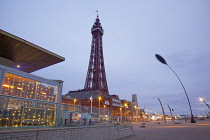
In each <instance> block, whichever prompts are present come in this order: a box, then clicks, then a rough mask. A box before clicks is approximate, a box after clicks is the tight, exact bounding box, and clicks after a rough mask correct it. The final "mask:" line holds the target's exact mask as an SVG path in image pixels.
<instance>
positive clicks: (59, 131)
mask: <svg viewBox="0 0 210 140" xmlns="http://www.w3.org/2000/svg"><path fill="white" fill-rule="evenodd" d="M131 135H134V133H133V129H132V127H127V128H123V129H116V127H115V126H114V125H98V126H83V127H61V128H42V129H27V130H2V131H0V140H116V139H120V138H123V137H127V136H131Z"/></svg>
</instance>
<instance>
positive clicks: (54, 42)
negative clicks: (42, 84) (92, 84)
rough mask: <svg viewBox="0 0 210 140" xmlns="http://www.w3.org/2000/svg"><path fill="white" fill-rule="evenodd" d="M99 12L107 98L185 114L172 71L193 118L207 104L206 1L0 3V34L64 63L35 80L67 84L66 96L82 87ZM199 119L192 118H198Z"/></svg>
mask: <svg viewBox="0 0 210 140" xmlns="http://www.w3.org/2000/svg"><path fill="white" fill-rule="evenodd" d="M96 10H98V11H99V12H98V14H99V19H100V22H101V24H102V27H103V29H104V35H103V51H104V62H105V70H106V77H107V83H108V88H109V93H110V94H116V95H119V97H120V99H126V100H131V97H132V94H137V97H138V102H139V106H140V108H143V109H148V110H149V111H152V112H158V113H161V114H162V112H161V107H160V104H159V101H158V99H157V98H160V99H161V101H162V104H163V106H164V108H165V112H166V114H169V109H168V107H167V105H169V106H170V107H171V108H172V109H174V111H175V113H176V114H177V115H178V114H190V110H189V105H188V102H187V98H186V95H185V93H184V90H183V88H182V86H181V84H180V83H179V81H178V79H177V78H176V76H175V75H174V73H173V72H172V71H171V70H170V69H169V68H168V67H167V66H166V65H163V64H161V63H160V62H158V61H157V60H156V58H155V54H160V55H162V56H163V57H164V58H165V59H166V61H167V63H168V64H169V65H170V66H171V67H172V68H173V69H174V71H175V72H176V73H177V74H178V75H179V77H180V79H181V80H182V82H183V84H184V86H185V88H186V91H187V93H188V95H189V99H190V101H191V105H192V110H193V113H194V115H201V114H203V115H206V114H205V112H206V113H207V112H210V111H209V110H208V108H207V106H206V105H205V104H204V103H202V102H200V101H199V100H198V98H199V97H203V98H205V100H206V102H207V103H208V104H210V0H101V1H99V0H77V1H74V0H59V1H58V0H57V1H56V0H34V1H33V0H30V1H29V0H0V29H2V30H4V31H6V32H9V33H11V34H13V35H15V36H18V37H20V38H22V39H25V40H27V41H29V42H31V43H33V44H36V45H38V46H40V47H42V48H45V49H47V50H49V51H51V52H53V53H55V54H58V55H60V56H62V57H64V58H65V59H66V60H65V61H64V62H61V63H59V64H56V65H53V66H50V67H47V68H44V69H41V70H38V71H36V72H33V73H32V74H34V75H37V76H41V77H44V78H48V79H59V80H63V81H64V86H63V94H66V93H67V92H68V91H71V90H78V89H83V88H84V84H85V79H86V74H87V69H88V63H89V57H90V49H91V40H92V35H91V27H92V25H93V23H94V22H95V19H96V15H97V13H96V12H95V11H96ZM195 113H196V114H195Z"/></svg>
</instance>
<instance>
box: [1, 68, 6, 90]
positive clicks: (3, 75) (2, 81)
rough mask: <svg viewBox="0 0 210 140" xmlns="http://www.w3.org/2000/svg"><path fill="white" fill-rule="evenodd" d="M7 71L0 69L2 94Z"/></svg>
mask: <svg viewBox="0 0 210 140" xmlns="http://www.w3.org/2000/svg"><path fill="white" fill-rule="evenodd" d="M5 73H6V72H5V71H4V70H2V69H0V84H1V86H0V94H2V86H3V83H4V78H5Z"/></svg>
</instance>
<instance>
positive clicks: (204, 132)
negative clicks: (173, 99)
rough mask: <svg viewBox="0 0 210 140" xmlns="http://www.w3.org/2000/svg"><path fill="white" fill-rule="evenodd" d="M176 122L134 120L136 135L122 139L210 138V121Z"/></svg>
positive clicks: (204, 139)
mask: <svg viewBox="0 0 210 140" xmlns="http://www.w3.org/2000/svg"><path fill="white" fill-rule="evenodd" d="M143 123H145V125H144V124H143ZM158 123H160V124H158ZM175 123H179V124H174V123H172V122H167V123H166V124H165V123H164V122H134V123H133V131H134V133H135V135H133V136H130V137H126V138H122V139H120V140H210V121H197V122H196V123H190V122H189V121H188V122H184V121H182V122H175ZM142 126H145V127H142Z"/></svg>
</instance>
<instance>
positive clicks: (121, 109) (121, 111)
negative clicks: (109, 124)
mask: <svg viewBox="0 0 210 140" xmlns="http://www.w3.org/2000/svg"><path fill="white" fill-rule="evenodd" d="M120 121H122V107H121V108H120Z"/></svg>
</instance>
